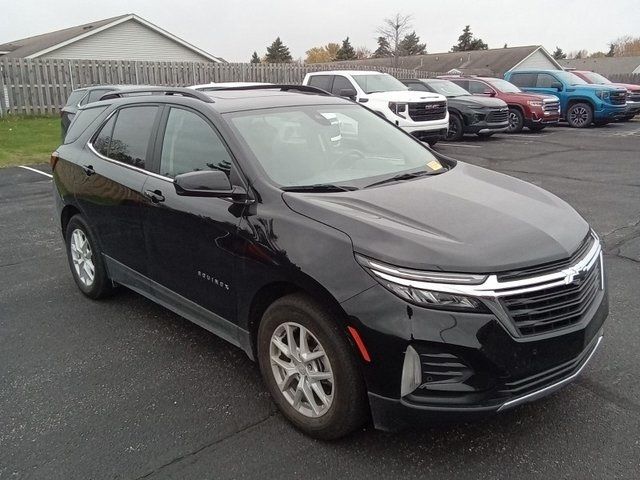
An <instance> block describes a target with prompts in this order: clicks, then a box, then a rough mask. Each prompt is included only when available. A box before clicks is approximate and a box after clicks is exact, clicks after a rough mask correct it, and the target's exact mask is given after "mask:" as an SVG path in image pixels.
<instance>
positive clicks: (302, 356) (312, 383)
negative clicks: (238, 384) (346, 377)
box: [269, 322, 335, 418]
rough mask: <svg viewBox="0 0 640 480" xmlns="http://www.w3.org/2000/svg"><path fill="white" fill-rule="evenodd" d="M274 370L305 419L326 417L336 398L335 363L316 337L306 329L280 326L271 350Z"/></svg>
mask: <svg viewBox="0 0 640 480" xmlns="http://www.w3.org/2000/svg"><path fill="white" fill-rule="evenodd" d="M269 357H270V361H271V370H272V372H273V376H274V378H275V381H276V384H277V385H278V388H279V389H280V392H281V393H282V395H283V396H284V398H285V399H286V400H287V402H289V404H290V405H291V406H292V407H293V408H294V409H295V410H296V411H297V412H298V413H300V414H301V415H304V416H305V417H309V418H317V417H321V416H322V415H324V414H325V413H326V412H327V411H328V410H329V408H331V404H332V403H333V399H334V396H335V382H334V376H333V371H332V369H331V362H330V361H329V358H328V356H327V354H326V352H325V350H324V348H323V346H322V345H321V344H320V342H319V341H318V339H317V338H316V336H315V335H314V334H313V333H311V332H310V331H309V329H307V328H306V327H304V326H302V325H300V324H298V323H294V322H286V323H283V324H280V325H279V326H278V327H277V328H276V329H275V331H274V332H273V335H271V343H270V347H269Z"/></svg>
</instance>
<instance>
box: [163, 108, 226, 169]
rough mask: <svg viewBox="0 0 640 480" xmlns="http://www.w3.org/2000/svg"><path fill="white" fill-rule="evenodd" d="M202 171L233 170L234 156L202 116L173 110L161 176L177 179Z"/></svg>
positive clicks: (164, 141) (170, 116)
mask: <svg viewBox="0 0 640 480" xmlns="http://www.w3.org/2000/svg"><path fill="white" fill-rule="evenodd" d="M199 170H222V171H223V172H225V173H226V174H227V175H229V172H230V170H231V156H230V155H229V152H228V151H227V149H226V148H225V146H224V144H223V143H222V140H221V139H220V137H219V136H218V135H217V133H216V132H215V131H214V130H213V128H212V127H211V125H209V124H208V123H207V122H206V121H205V120H204V119H203V118H202V117H200V116H199V115H197V114H195V113H193V112H189V111H187V110H183V109H181V108H172V109H171V111H170V112H169V118H168V120H167V127H166V129H165V133H164V139H163V140H162V157H161V159H160V173H161V174H162V175H164V176H167V177H175V176H176V175H180V174H181V173H187V172H194V171H199Z"/></svg>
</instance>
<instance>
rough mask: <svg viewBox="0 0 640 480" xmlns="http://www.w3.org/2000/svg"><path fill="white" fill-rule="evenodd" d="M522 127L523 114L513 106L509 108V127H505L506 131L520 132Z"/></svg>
mask: <svg viewBox="0 0 640 480" xmlns="http://www.w3.org/2000/svg"><path fill="white" fill-rule="evenodd" d="M523 127H524V116H523V115H522V112H521V111H520V110H519V109H517V108H514V107H511V108H509V127H508V128H507V132H508V133H518V132H521V131H522V129H523Z"/></svg>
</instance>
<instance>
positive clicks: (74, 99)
mask: <svg viewBox="0 0 640 480" xmlns="http://www.w3.org/2000/svg"><path fill="white" fill-rule="evenodd" d="M86 93H87V91H86V90H74V91H73V92H71V95H69V98H68V99H67V103H66V106H71V105H73V106H76V105H78V103H80V100H82V97H84V96H85V95H86Z"/></svg>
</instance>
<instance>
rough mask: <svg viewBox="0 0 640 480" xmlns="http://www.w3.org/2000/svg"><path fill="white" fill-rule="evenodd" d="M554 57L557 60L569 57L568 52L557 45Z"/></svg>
mask: <svg viewBox="0 0 640 480" xmlns="http://www.w3.org/2000/svg"><path fill="white" fill-rule="evenodd" d="M553 58H555V59H556V60H562V59H564V58H567V54H566V53H564V52H563V51H562V49H561V48H560V47H556V49H555V51H554V52H553Z"/></svg>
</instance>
